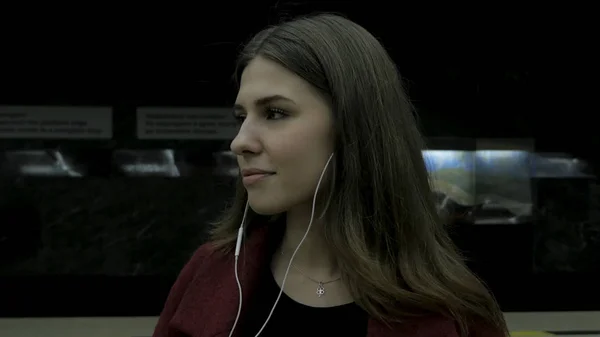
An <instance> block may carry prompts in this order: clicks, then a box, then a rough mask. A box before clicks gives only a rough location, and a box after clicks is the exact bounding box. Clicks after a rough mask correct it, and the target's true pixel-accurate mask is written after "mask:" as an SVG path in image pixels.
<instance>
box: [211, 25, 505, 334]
mask: <svg viewBox="0 0 600 337" xmlns="http://www.w3.org/2000/svg"><path fill="white" fill-rule="evenodd" d="M257 56H261V57H264V58H267V59H270V60H272V61H275V62H278V63H279V64H281V65H282V66H284V67H286V68H287V69H289V70H291V71H292V72H294V73H295V74H297V75H298V76H300V77H302V78H303V79H304V80H306V81H308V82H309V83H311V84H312V85H313V86H314V87H316V88H317V89H319V90H320V92H321V93H322V94H323V95H324V96H325V97H327V98H328V99H329V100H330V102H331V106H332V111H333V117H334V125H335V137H336V138H335V142H336V143H335V144H336V148H335V153H336V155H335V157H334V164H335V165H334V166H333V167H334V169H333V175H334V177H333V178H334V180H335V181H336V182H339V183H336V184H335V185H333V187H332V190H331V199H330V205H329V208H328V211H327V213H326V216H327V220H328V221H326V223H327V225H326V226H325V229H324V230H325V233H326V234H325V239H326V241H327V242H328V243H329V247H330V248H331V250H332V252H333V253H334V254H335V256H336V257H337V259H338V262H339V266H340V268H341V270H342V275H343V278H344V280H345V281H346V283H347V286H348V287H349V289H350V291H351V293H352V295H353V298H354V299H355V301H356V303H357V304H358V305H360V306H361V307H362V308H363V309H364V310H366V311H367V312H368V313H369V314H370V315H371V316H373V317H375V318H378V319H380V320H382V321H384V322H394V321H399V320H404V319H406V318H407V317H412V316H415V315H418V314H424V313H441V314H443V315H447V316H449V317H452V318H454V319H455V320H456V322H457V324H458V326H459V327H460V330H461V331H462V332H463V333H464V334H467V331H468V330H469V326H470V324H471V322H472V320H476V321H478V322H481V323H483V324H485V325H486V326H489V327H490V328H494V329H498V330H501V331H503V332H505V333H506V324H505V322H504V318H503V315H502V312H501V311H500V309H499V307H498V305H497V303H496V301H495V300H494V298H493V296H492V295H491V294H490V292H489V291H488V290H487V288H486V287H485V286H484V285H483V283H482V282H481V281H480V280H479V279H478V278H477V277H476V276H475V275H474V274H473V273H472V272H471V271H469V269H468V268H467V267H466V266H465V264H464V262H463V260H462V258H461V256H460V254H459V253H458V252H457V249H456V248H455V246H454V245H453V243H452V241H451V240H450V238H449V236H448V234H447V232H446V229H445V228H444V226H443V223H442V220H441V219H440V216H439V214H438V211H437V209H436V206H435V202H434V199H433V193H432V189H431V187H430V179H429V175H428V172H427V169H426V167H425V163H424V159H423V156H422V150H423V149H424V148H425V146H424V141H423V139H422V136H421V133H420V132H419V129H418V126H417V122H416V119H415V116H414V110H413V107H412V105H411V103H410V101H409V99H408V97H407V95H406V93H405V91H404V89H403V86H402V80H401V78H400V75H399V73H398V71H397V69H396V66H395V64H394V62H393V61H392V60H391V59H390V57H389V55H388V54H387V52H386V51H385V49H384V48H383V46H382V45H381V44H380V42H379V41H378V40H377V39H376V38H375V37H374V36H373V35H371V34H370V33H369V32H368V31H366V30H365V29H364V28H362V27H361V26H359V25H357V24H355V23H353V22H352V21H349V20H348V19H345V18H343V17H341V16H337V15H331V14H319V15H313V16H308V17H303V18H298V19H295V20H293V21H289V22H285V23H282V24H280V25H277V26H274V27H269V28H267V29H265V30H263V31H262V32H260V33H258V34H257V35H256V36H255V37H254V38H253V39H252V40H251V41H250V42H249V43H248V44H247V45H246V46H245V47H244V49H243V51H242V52H241V54H240V57H239V60H238V67H237V71H236V76H237V77H238V78H239V76H240V75H241V72H242V71H243V70H244V67H245V66H246V65H247V64H248V63H249V62H250V61H251V60H252V59H253V58H255V57H257ZM236 192H237V193H236V196H235V199H234V202H233V204H232V206H231V207H230V208H229V209H228V211H227V212H226V213H225V214H224V217H223V218H222V219H221V220H220V221H219V222H218V223H217V224H216V226H215V228H214V230H213V237H212V238H213V240H214V242H215V243H216V244H217V246H218V247H220V248H222V249H223V250H225V251H228V252H229V251H231V249H232V248H233V247H234V246H235V241H236V237H237V231H238V227H239V225H240V222H241V220H242V215H243V212H244V207H245V204H246V198H247V195H246V191H245V189H244V187H243V185H242V184H241V183H240V182H238V184H237V190H236ZM265 220H267V219H266V218H264V217H262V216H260V215H258V214H255V213H254V212H252V211H251V210H250V211H249V215H248V224H247V228H248V229H251V228H252V224H253V223H257V222H260V221H263V222H264V221H265Z"/></svg>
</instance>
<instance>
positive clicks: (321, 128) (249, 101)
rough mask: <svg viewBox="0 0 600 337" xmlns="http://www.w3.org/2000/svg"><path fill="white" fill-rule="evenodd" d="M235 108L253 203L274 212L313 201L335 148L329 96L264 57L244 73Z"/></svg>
mask: <svg viewBox="0 0 600 337" xmlns="http://www.w3.org/2000/svg"><path fill="white" fill-rule="evenodd" d="M234 109H235V114H236V116H237V117H238V118H239V120H240V123H241V126H240V129H239V132H238V134H237V136H236V137H235V139H234V140H233V142H232V143H231V150H232V151H233V152H234V153H235V154H236V156H237V161H238V165H239V167H240V171H241V174H242V175H243V181H244V186H245V187H246V189H247V191H248V201H249V204H250V207H252V209H253V210H254V211H255V212H256V213H258V214H263V215H273V214H278V213H283V212H286V211H289V210H290V209H291V208H293V207H295V206H299V205H304V204H306V203H310V202H312V198H313V194H314V192H315V189H316V186H317V182H318V180H319V177H320V175H321V172H322V170H323V168H324V166H325V164H326V162H327V159H328V158H329V156H330V155H331V153H332V152H333V125H332V124H333V121H332V113H331V109H330V106H329V103H328V102H327V100H326V99H325V98H324V97H322V96H321V95H320V94H319V93H318V92H317V90H316V89H315V88H314V87H312V86H311V85H310V84H309V83H308V82H306V81H304V80H303V79H302V78H300V77H299V76H297V75H295V74H294V73H292V72H290V71H289V70H287V69H286V68H284V67H282V66H281V65H279V64H278V63H275V62H273V61H270V60H267V59H265V58H262V57H258V58H255V59H254V60H252V61H251V62H250V63H249V64H248V66H247V67H246V68H245V69H244V72H243V73H242V77H241V81H240V90H239V92H238V95H237V99H236V104H235V107H234Z"/></svg>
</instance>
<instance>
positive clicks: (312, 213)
mask: <svg viewBox="0 0 600 337" xmlns="http://www.w3.org/2000/svg"><path fill="white" fill-rule="evenodd" d="M332 158H333V153H332V154H331V155H330V156H329V159H328V160H327V163H326V164H325V167H323V171H322V172H321V176H320V177H319V181H318V182H317V187H316V189H315V193H314V195H313V201H312V209H311V212H310V221H309V223H308V228H307V229H306V232H305V233H304V236H303V237H302V240H300V243H298V246H297V247H296V249H295V250H294V253H293V254H292V257H291V258H290V262H289V263H288V266H287V269H286V271H285V275H284V276H283V281H282V282H281V289H280V290H279V295H278V296H277V299H276V300H275V303H274V304H273V308H271V312H270V313H269V316H268V317H267V319H266V320H265V323H264V324H263V326H262V327H261V328H260V330H258V332H257V333H256V335H255V337H259V335H260V334H261V333H262V332H263V330H264V329H265V327H266V326H267V323H269V320H270V319H271V316H272V315H273V312H274V311H275V308H276V307H277V303H279V299H280V298H281V295H282V294H283V289H284V287H285V281H286V280H287V277H288V273H289V272H290V268H291V267H292V262H293V261H294V257H295V256H296V253H297V252H298V250H299V249H300V246H302V243H303V242H304V240H305V239H306V237H307V236H308V233H309V231H310V228H311V226H312V223H313V220H314V216H315V207H316V204H317V194H318V192H319V187H320V186H321V182H322V180H323V177H324V176H325V172H327V167H328V166H329V163H330V162H331V159H332ZM247 212H248V203H246V209H245V210H244V216H243V218H242V224H241V226H240V229H239V231H238V240H237V242H236V250H235V280H236V282H237V285H238V291H239V306H238V312H237V315H236V317H235V321H234V323H233V327H232V328H231V331H230V332H229V337H232V336H233V333H234V331H235V328H236V326H237V323H238V320H239V318H240V314H241V312H242V284H241V282H240V278H239V275H238V257H239V254H240V247H241V242H242V237H243V232H244V224H245V220H246V213H247Z"/></svg>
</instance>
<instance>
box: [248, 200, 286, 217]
mask: <svg viewBox="0 0 600 337" xmlns="http://www.w3.org/2000/svg"><path fill="white" fill-rule="evenodd" d="M249 204H250V208H251V209H252V211H254V213H256V214H258V215H263V216H272V215H277V214H281V213H284V212H285V211H286V209H285V207H283V205H278V204H276V203H273V202H264V203H263V202H257V201H254V202H253V201H252V199H250V201H249Z"/></svg>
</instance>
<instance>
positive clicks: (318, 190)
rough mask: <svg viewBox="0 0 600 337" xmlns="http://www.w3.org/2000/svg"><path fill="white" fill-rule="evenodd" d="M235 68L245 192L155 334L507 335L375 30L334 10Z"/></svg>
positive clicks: (188, 272) (247, 54)
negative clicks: (444, 204) (440, 202)
mask: <svg viewBox="0 0 600 337" xmlns="http://www.w3.org/2000/svg"><path fill="white" fill-rule="evenodd" d="M237 78H238V80H239V91H238V95H237V100H236V104H235V106H234V112H235V115H236V117H237V118H238V119H239V121H240V129H239V133H238V134H237V136H236V138H235V139H234V140H233V142H232V143H231V150H232V151H233V152H234V153H235V154H236V155H237V159H238V165H239V168H240V179H239V183H238V186H237V196H236V198H235V202H234V203H233V205H232V206H231V208H230V209H229V210H228V211H227V212H226V214H225V216H224V217H223V219H222V220H221V221H220V222H218V224H216V227H215V229H214V232H213V234H214V235H213V240H212V241H211V242H210V243H208V244H205V245H203V246H202V247H200V248H199V249H198V251H197V252H196V253H195V255H194V256H193V257H192V259H191V261H190V262H189V263H188V264H187V265H186V266H185V267H184V269H183V271H182V272H181V274H180V276H179V278H178V279H177V281H176V283H175V285H174V286H173V289H172V290H171V293H170V295H169V297H168V299H167V302H166V305H165V308H164V310H163V312H162V314H161V316H160V319H159V322H158V325H157V326H156V330H155V333H154V336H155V337H167V336H169V337H172V336H196V337H199V336H261V337H265V336H313V337H315V336H345V337H349V336H357V337H358V336H360V337H365V336H368V337H391V336H405V337H409V336H411V337H425V336H435V337H441V336H467V335H468V336H494V337H496V336H505V335H507V331H506V324H505V322H504V319H503V315H502V313H501V311H500V309H499V308H498V305H497V304H496V302H495V300H494V298H493V297H492V295H491V294H490V293H489V291H488V290H487V289H486V287H485V286H484V285H483V284H482V283H481V282H480V280H478V279H477V277H475V276H474V275H473V274H472V273H471V272H470V271H469V270H468V269H467V267H466V266H465V264H464V263H463V261H462V260H461V257H460V256H459V254H458V253H457V251H456V249H455V247H454V246H453V244H452V242H451V241H450V239H449V238H448V236H447V234H446V232H445V229H444V226H443V224H442V223H441V220H440V217H439V216H438V212H437V209H436V206H435V204H434V200H433V195H432V191H431V187H430V181H429V177H428V173H427V170H426V168H425V164H424V160H423V157H422V150H423V149H424V144H423V140H422V137H421V134H420V133H419V130H418V128H417V124H416V122H415V118H414V116H413V110H412V107H411V104H410V102H409V99H408V98H407V96H406V93H405V92H404V91H403V89H402V83H401V78H400V75H399V74H398V71H397V69H396V67H395V65H394V63H393V62H392V60H391V59H390V57H389V56H388V54H387V53H386V51H385V49H384V48H383V47H382V45H381V44H380V43H379V41H377V39H376V38H375V37H373V36H372V35H371V34H370V33H369V32H367V31H366V30H365V29H364V28H362V27H360V26H359V25H357V24H355V23H353V22H351V21H349V20H347V19H344V18H342V17H339V16H334V15H324V14H321V15H316V16H310V17H304V18H299V19H296V20H294V21H291V22H287V23H283V24H281V25H278V26H274V27H270V28H267V29H265V30H264V31H262V32H260V33H259V34H258V35H256V36H255V37H254V38H253V39H252V40H251V41H250V43H249V44H247V45H246V47H245V49H244V50H243V51H242V53H241V55H240V58H239V64H238V71H237ZM242 225H243V227H242ZM240 228H241V229H240ZM236 244H237V245H236ZM240 294H241V295H240Z"/></svg>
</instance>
